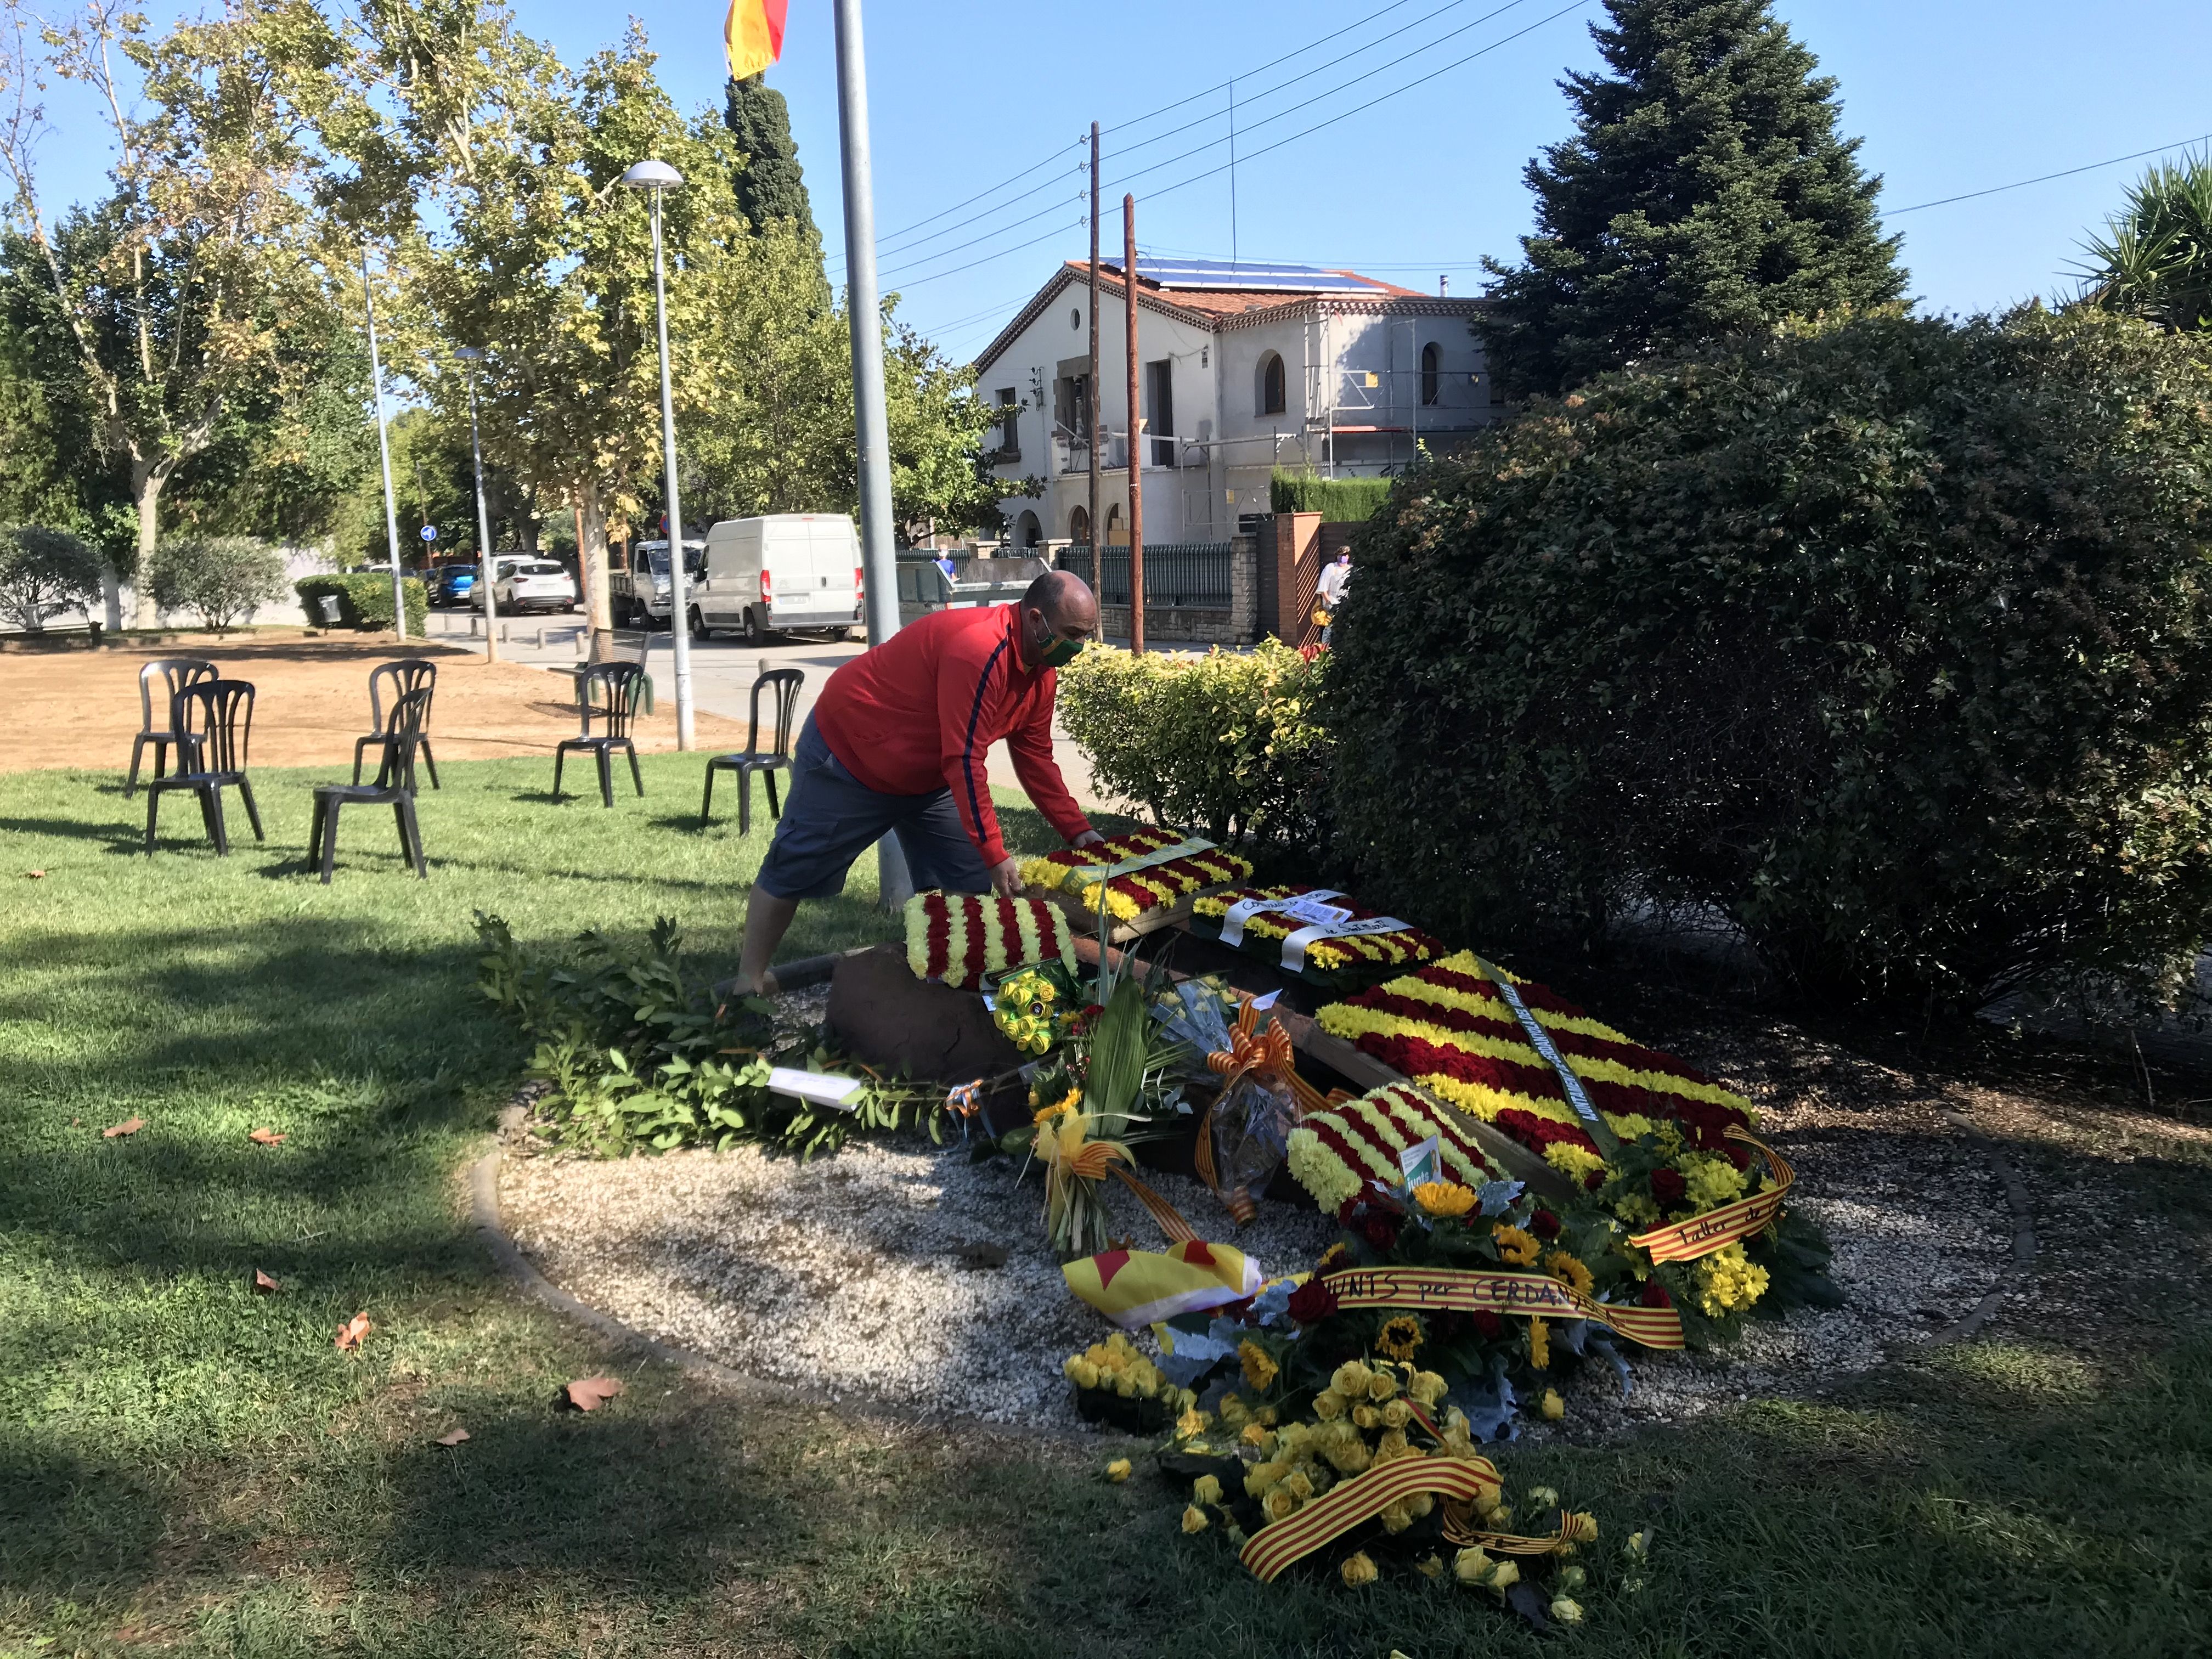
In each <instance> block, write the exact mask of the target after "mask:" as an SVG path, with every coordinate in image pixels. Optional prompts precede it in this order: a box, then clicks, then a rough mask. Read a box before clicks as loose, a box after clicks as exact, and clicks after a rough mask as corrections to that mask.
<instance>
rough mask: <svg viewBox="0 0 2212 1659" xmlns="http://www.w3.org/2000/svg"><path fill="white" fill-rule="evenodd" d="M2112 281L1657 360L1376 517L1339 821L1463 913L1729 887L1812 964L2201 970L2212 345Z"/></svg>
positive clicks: (1435, 903)
mask: <svg viewBox="0 0 2212 1659" xmlns="http://www.w3.org/2000/svg"><path fill="white" fill-rule="evenodd" d="M2206 355H2207V349H2206V346H2205V343H2204V342H2203V341H2202V340H2201V339H2200V340H2197V341H2194V342H2191V340H2190V339H2188V338H2187V337H2161V336H2160V335H2159V334H2158V333H2157V332H2156V331H2154V330H2153V329H2151V328H2148V327H2147V326H2145V325H2142V324H2139V323H2134V322H2130V321H2125V320H2122V319H2113V318H2110V317H2103V316H2098V315H2095V314H2093V313H2088V312H2087V311H2082V312H2079V313H2069V314H2068V315H2066V316H2064V317H2060V318H2052V317H2050V316H2047V315H2045V314H2044V313H2041V312H2039V311H2033V310H2029V311H2023V312H2021V313H2015V314H2014V315H2013V316H2011V317H2009V318H2007V319H2003V320H2002V321H1992V320H1988V319H1982V320H1976V321H1972V322H1967V323H1963V324H1958V323H1952V322H1948V321H1944V320H1940V319H1906V318H1904V317H1901V316H1898V315H1894V314H1887V313H1885V314H1880V315H1874V316H1868V317H1863V318H1860V319H1856V320H1846V321H1843V322H1840V323H1838V324H1836V325H1832V326H1828V327H1825V328H1820V329H1814V328H1793V329H1790V330H1786V331H1783V332H1780V333H1778V334H1774V335H1771V336H1765V337H1759V338H1756V339H1752V340H1748V341H1744V342H1740V343H1735V344H1732V345H1729V346H1724V347H1720V348H1716V349H1713V350H1712V351H1711V352H1709V353H1707V354H1705V355H1704V356H1700V357H1698V358H1695V359H1691V360H1685V361H1680V362H1670V363H1664V364H1661V365H1657V366H1655V367H1653V368H1649V369H1644V370H1632V371H1629V372H1627V373H1626V374H1620V375H1618V376H1613V377H1609V378H1607V379H1604V380H1599V381H1596V382H1595V383H1593V384H1592V385H1591V386H1588V387H1585V388H1584V389H1583V392H1582V393H1581V394H1579V395H1576V396H1571V397H1570V398H1567V399H1566V400H1565V403H1564V404H1554V405H1551V406H1548V407H1542V408H1540V409H1538V410H1536V411H1534V412H1533V413H1532V414H1531V415H1529V416H1528V417H1526V418H1524V419H1522V420H1520V421H1517V422H1513V423H1511V424H1510V425H1508V426H1505V427H1503V428H1496V429H1494V430H1492V432H1491V433H1489V434H1487V435H1486V436H1485V437H1484V438H1483V439H1482V440H1481V441H1480V443H1479V444H1478V445H1477V446H1476V447H1474V450H1473V451H1471V452H1470V453H1468V454H1467V455H1466V456H1464V457H1462V459H1459V460H1457V461H1455V462H1452V463H1448V464H1444V465H1437V466H1436V467H1434V468H1432V469H1431V470H1430V471H1427V472H1426V473H1425V475H1424V476H1423V477H1422V478H1421V479H1420V480H1419V481H1418V482H1417V483H1416V485H1415V486H1414V487H1413V489H1411V490H1410V491H1409V492H1408V495H1407V498H1406V499H1405V500H1404V501H1403V502H1402V504H1401V506H1400V507H1397V508H1396V509H1395V512H1394V513H1393V514H1392V515H1391V517H1390V519H1389V521H1386V520H1383V519H1378V520H1375V521H1374V522H1373V523H1371V524H1370V526H1369V527H1368V532H1367V534H1366V537H1365V539H1364V542H1363V544H1362V545H1363V548H1364V558H1363V559H1362V562H1361V563H1360V567H1359V580H1358V581H1357V582H1355V583H1354V584H1353V585H1352V592H1351V595H1350V599H1349V602H1348V603H1347V605H1346V607H1345V610H1344V613H1343V615H1342V617H1341V618H1340V621H1339V623H1338V633H1337V645H1338V649H1337V651H1336V652H1335V653H1334V654H1335V655H1336V657H1337V658H1338V659H1339V660H1338V661H1337V662H1336V663H1335V664H1334V666H1333V669H1332V671H1331V674H1330V677H1329V679H1328V683H1327V687H1326V693H1325V699H1324V710H1323V714H1324V721H1325V723H1326V724H1327V725H1328V726H1329V727H1330V729H1331V730H1332V732H1333V734H1334V738H1335V739H1336V748H1337V753H1338V755H1339V756H1340V763H1339V770H1338V773H1337V783H1338V788H1337V792H1336V798H1337V809H1338V812H1339V815H1340V826H1341V830H1342V834H1343V836H1344V844H1343V848H1342V850H1343V851H1344V852H1346V854H1349V855H1351V856H1352V857H1353V858H1355V859H1356V860H1358V863H1359V864H1360V865H1361V866H1363V868H1364V871H1365V872H1366V873H1367V875H1368V876H1369V877H1370V878H1371V880H1372V883H1373V885H1374V887H1375V889H1376V893H1377V896H1380V895H1381V894H1382V893H1383V892H1386V891H1387V892H1389V894H1390V895H1391V896H1393V897H1394V898H1395V900H1396V901H1397V902H1401V903H1402V904H1404V905H1407V906H1410V907H1412V908H1408V909H1407V911H1406V914H1407V915H1419V916H1421V917H1422V918H1423V919H1424V921H1428V922H1430V923H1431V925H1437V926H1440V927H1442V928H1443V929H1444V930H1448V931H1449V932H1451V933H1455V934H1457V935H1458V936H1460V937H1463V938H1469V939H1497V938H1498V937H1500V936H1501V935H1502V934H1508V933H1522V934H1524V935H1528V934H1541V933H1550V934H1553V935H1558V934H1559V933H1570V934H1579V935H1581V936H1583V938H1584V939H1589V938H1591V937H1592V936H1601V935H1602V934H1603V933H1604V932H1605V930H1606V929H1607V927H1608V926H1609V925H1611V924H1612V923H1613V922H1615V921H1618V920H1619V919H1620V917H1621V916H1622V915H1623V914H1624V912H1625V911H1626V910H1627V909H1628V908H1631V907H1635V906H1638V905H1642V904H1647V903H1653V904H1659V905H1662V906H1663V905H1686V906H1710V907H1717V908H1718V909H1719V910H1721V911H1722V912H1724V913H1725V914H1726V915H1728V916H1729V917H1732V918H1733V919H1734V920H1735V921H1736V922H1737V923H1739V924H1740V925H1741V927H1743V928H1744V929H1745V931H1746V932H1747V934H1748V936H1749V938H1750V939H1752V941H1753V943H1754V944H1755V945H1757V947H1758V948H1759V950H1760V951H1762V953H1763V954H1764V955H1765V957H1766V959H1767V960H1768V961H1769V962H1770V963H1771V964H1772V965H1773V966H1775V967H1776V968H1777V969H1779V970H1781V971H1782V972H1783V973H1784V974H1785V975H1789V976H1790V977H1791V978H1792V979H1794V981H1796V983H1797V984H1798V985H1799V986H1800V987H1802V988H1804V989H1806V990H1808V991H1812V990H1825V991H1832V992H1839V993H1844V994H1857V995H1871V996H1877V997H1892V998H1911V999H1914V1000H1929V1001H1931V1002H1936V1003H1944V1004H1949V1005H1952V1006H1971V1005H1973V1004H1976V1003H1978V1002H1980V1001H1981V1000H1984V999H1985V998H1989V997H1991V996H1994V995H1996V994H2001V993H2002V992H2003V991H2005V990H2006V989H2008V987H2013V986H2015V985H2019V984H2022V983H2027V982H2030V981H2051V980H2054V979H2064V978H2067V977H2070V976H2089V977H2093V978H2104V977H2112V978H2117V979H2118V980H2120V981H2124V982H2128V983H2131V984H2133V985H2134V986H2136V987H2138V988H2158V987H2163V988H2167V989H2171V988H2172V987H2177V986H2179V984H2180V983H2181V982H2182V981H2183V980H2184V978H2185V976H2186V975H2187V974H2188V972H2189V969H2190V966H2191V962H2192V960H2193V957H2194V954H2195V952H2196V951H2197V948H2198V946H2199V945H2200V943H2201V942H2202V941H2203V939H2204V938H2205V936H2206V933H2207V931H2208V922H2209V921H2212V368H2208V363H2207V361H2206Z"/></svg>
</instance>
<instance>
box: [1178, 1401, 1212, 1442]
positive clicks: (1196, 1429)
mask: <svg viewBox="0 0 2212 1659" xmlns="http://www.w3.org/2000/svg"><path fill="white" fill-rule="evenodd" d="M1212 1422H1213V1419H1212V1417H1211V1416H1209V1415H1208V1414H1207V1413H1205V1412H1201V1411H1196V1410H1194V1409H1192V1408H1190V1407H1184V1409H1183V1414H1182V1416H1181V1417H1178V1418H1177V1419H1176V1426H1175V1431H1176V1439H1178V1440H1188V1439H1189V1438H1190V1437H1191V1436H1193V1435H1194V1434H1204V1433H1205V1432H1206V1430H1207V1428H1208V1427H1210V1426H1211V1425H1212Z"/></svg>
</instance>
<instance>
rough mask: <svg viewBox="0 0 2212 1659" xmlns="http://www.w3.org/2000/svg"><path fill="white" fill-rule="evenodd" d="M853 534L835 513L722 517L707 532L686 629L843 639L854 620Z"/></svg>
mask: <svg viewBox="0 0 2212 1659" xmlns="http://www.w3.org/2000/svg"><path fill="white" fill-rule="evenodd" d="M861 599H862V589H861V580H860V537H859V536H858V535H857V534H856V533H855V532H854V529H853V521H852V520H850V519H849V518H848V517H846V516H845V514H843V513H775V514H773V515H772V516H770V517H768V518H763V519H725V520H722V522H721V523H720V524H718V525H715V526H714V527H713V528H711V529H710V530H708V532H707V562H706V569H705V571H704V572H703V573H702V575H701V577H700V579H699V583H698V589H697V592H696V593H695V594H694V595H693V596H692V600H691V631H692V633H693V634H695V635H698V636H699V637H700V638H702V639H704V638H706V637H707V636H708V635H710V634H712V633H714V631H715V630H716V629H730V630H732V631H733V632H735V633H736V634H737V635H738V638H740V639H742V640H744V641H745V642H746V643H747V644H749V645H750V644H753V643H756V642H757V641H759V640H760V639H761V638H762V637H763V635H766V634H768V633H769V631H770V630H775V631H777V632H787V631H795V632H802V633H815V632H820V633H823V634H827V635H829V636H830V637H831V638H834V639H849V638H851V637H852V635H853V633H854V630H855V629H858V628H859V627H860V621H861V616H860V603H861Z"/></svg>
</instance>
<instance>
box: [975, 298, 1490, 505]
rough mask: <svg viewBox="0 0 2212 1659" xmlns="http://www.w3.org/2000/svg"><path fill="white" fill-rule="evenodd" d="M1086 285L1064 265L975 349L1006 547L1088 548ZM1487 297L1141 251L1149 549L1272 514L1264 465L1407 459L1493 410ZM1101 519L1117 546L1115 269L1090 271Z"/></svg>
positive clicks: (1457, 436) (1382, 463) (1123, 465)
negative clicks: (1484, 316)
mask: <svg viewBox="0 0 2212 1659" xmlns="http://www.w3.org/2000/svg"><path fill="white" fill-rule="evenodd" d="M1089 301H1090V280H1089V267H1088V265H1087V264H1085V262H1082V261H1078V260H1070V261H1068V263H1067V264H1065V265H1063V266H1061V267H1060V269H1059V270H1055V271H1054V273H1053V276H1052V277H1051V279H1050V280H1049V281H1048V282H1047V283H1045V285H1044V286H1043V287H1042V289H1038V291H1037V293H1036V297H1035V298H1033V299H1031V300H1030V301H1029V303H1028V304H1027V305H1025V306H1024V307H1022V309H1021V310H1020V311H1019V312H1018V313H1016V315H1015V316H1014V318H1013V319H1012V321H1011V322H1009V323H1008V324H1007V325H1006V327H1005V328H1004V329H1002V330H1001V331H1000V333H999V336H998V337H997V338H995V339H994V340H993V341H992V342H991V343H990V344H989V345H988V346H987V347H985V348H984V349H983V351H982V353H981V355H980V356H978V357H977V358H976V359H975V368H976V389H977V392H979V393H980V394H981V396H982V397H984V398H987V399H988V400H989V401H991V402H992V403H993V404H996V405H998V406H1000V408H1002V409H1003V410H1005V411H1006V412H1005V415H1004V417H1003V419H1002V422H1001V423H1000V429H999V437H998V447H997V451H996V454H995V457H994V459H993V462H992V469H991V470H992V471H993V473H994V475H995V476H996V477H1000V478H1001V479H1003V480H1005V481H1006V489H1007V492H1008V493H1007V495H1006V499H1005V501H1004V503H1003V505H1004V507H1005V509H1006V522H1007V526H1008V531H1009V538H1010V539H1011V540H1012V541H1013V542H1014V543H1015V544H1017V545H1024V546H1026V545H1033V544H1037V543H1040V542H1045V541H1060V540H1066V541H1075V542H1087V541H1089V540H1090V539H1091V526H1090V524H1089V522H1088V517H1089V513H1088V501H1089V494H1090V463H1091V452H1090V429H1089V425H1088V404H1089V399H1088V395H1087V386H1088V380H1087V377H1088V374H1089V370H1090V356H1089V354H1090V326H1091V313H1090V305H1089ZM1481 303H1482V302H1481V301H1479V300H1473V299H1451V298H1446V297H1441V296H1437V295H1425V294H1419V293H1416V292H1414V291H1413V289H1405V288H1400V287H1398V286H1396V285H1395V284H1394V283H1383V282H1378V281H1376V279H1375V278H1373V277H1370V276H1359V275H1358V274H1357V273H1355V272H1352V271H1347V270H1320V269H1318V268H1316V267H1313V266H1309V265H1262V264H1251V263H1249V262H1246V263H1240V264H1236V265H1234V266H1232V265H1231V264H1227V263H1226V262H1224V261H1213V260H1194V259H1176V260H1170V259H1152V258H1146V257H1144V256H1143V255H1139V257H1138V259H1137V310H1138V321H1137V353H1138V360H1139V364H1140V365H1141V368H1140V371H1139V380H1140V385H1141V390H1140V393H1139V408H1138V416H1139V421H1140V422H1141V424H1140V428H1139V440H1140V441H1139V446H1138V447H1139V459H1140V462H1141V465H1143V468H1144V512H1145V539H1146V541H1147V542H1182V541H1221V540H1226V539H1227V538H1228V537H1229V536H1230V535H1231V533H1232V532H1234V531H1235V530H1236V529H1237V521H1238V520H1239V518H1240V517H1243V516H1244V515H1248V514H1251V513H1265V512H1267V510H1268V507H1267V483H1268V477H1269V475H1270V474H1271V473H1272V472H1273V470H1274V469H1275V468H1276V467H1279V466H1284V467H1299V468H1310V469H1312V470H1313V471H1316V472H1319V473H1322V474H1325V475H1333V476H1335V477H1378V476H1383V475H1386V474H1389V473H1391V472H1394V471H1400V470H1402V469H1403V468H1404V467H1405V466H1406V465H1407V464H1408V463H1409V462H1410V461H1411V460H1412V459H1413V455H1414V453H1415V449H1416V446H1417V445H1420V446H1425V447H1428V448H1429V449H1431V450H1432V451H1443V450H1447V449H1449V448H1450V447H1453V446H1454V445H1455V443H1457V442H1459V441H1463V440H1464V439H1465V437H1466V435H1468V434H1469V433H1471V432H1474V431H1475V430H1476V429H1478V428H1480V427H1483V426H1485V425H1487V424H1488V423H1489V422H1491V421H1492V420H1493V419H1495V418H1496V417H1497V416H1498V414H1499V413H1500V412H1502V411H1501V410H1499V408H1498V405H1497V404H1493V402H1492V395H1491V386H1490V378H1489V375H1488V374H1486V372H1485V369H1484V366H1483V357H1482V346H1481V344H1480V342H1479V341H1478V340H1477V339H1476V337H1475V336H1474V331H1473V329H1472V328H1471V327H1470V326H1469V325H1470V322H1471V320H1472V319H1473V318H1474V316H1475V314H1476V313H1477V312H1478V311H1480V308H1481ZM1099 313H1100V315H1099V319H1098V320H1099V331H1098V356H1099V380H1100V381H1101V383H1102V391H1103V398H1102V400H1101V406H1100V421H1099V427H1100V434H1101V440H1102V441H1101V444H1100V453H1099V468H1100V475H1099V495H1098V499H1099V511H1100V514H1101V516H1102V517H1103V519H1104V520H1105V521H1106V522H1105V525H1104V531H1105V540H1106V541H1107V543H1108V544H1109V545H1110V544H1118V543H1122V542H1126V541H1127V539H1128V528H1127V526H1128V519H1127V514H1128V471H1127V465H1128V449H1129V446H1128V431H1129V408H1128V360H1127V345H1126V343H1125V339H1126V337H1125V335H1124V332H1123V321H1124V318H1125V315H1126V301H1125V298H1124V295H1123V291H1122V288H1121V270H1120V263H1119V261H1116V262H1115V263H1114V264H1110V265H1102V266H1101V271H1100V277H1099Z"/></svg>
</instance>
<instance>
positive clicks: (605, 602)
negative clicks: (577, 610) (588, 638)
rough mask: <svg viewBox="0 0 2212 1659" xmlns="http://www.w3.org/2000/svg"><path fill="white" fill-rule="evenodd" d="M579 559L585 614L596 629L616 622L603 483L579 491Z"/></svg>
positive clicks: (577, 513) (577, 496) (588, 485)
mask: <svg viewBox="0 0 2212 1659" xmlns="http://www.w3.org/2000/svg"><path fill="white" fill-rule="evenodd" d="M576 560H577V563H578V564H579V565H580V567H581V568H582V573H583V578H584V593H583V599H584V614H585V615H586V617H590V618H591V623H592V631H593V632H594V633H596V632H598V631H599V629H605V628H611V627H613V626H614V605H613V601H612V599H611V598H610V597H609V594H608V592H607V510H606V507H605V504H604V503H603V502H602V501H600V500H599V486H598V485H597V484H591V483H587V484H585V485H584V486H583V487H582V488H581V489H580V490H578V492H577V495H576Z"/></svg>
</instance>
